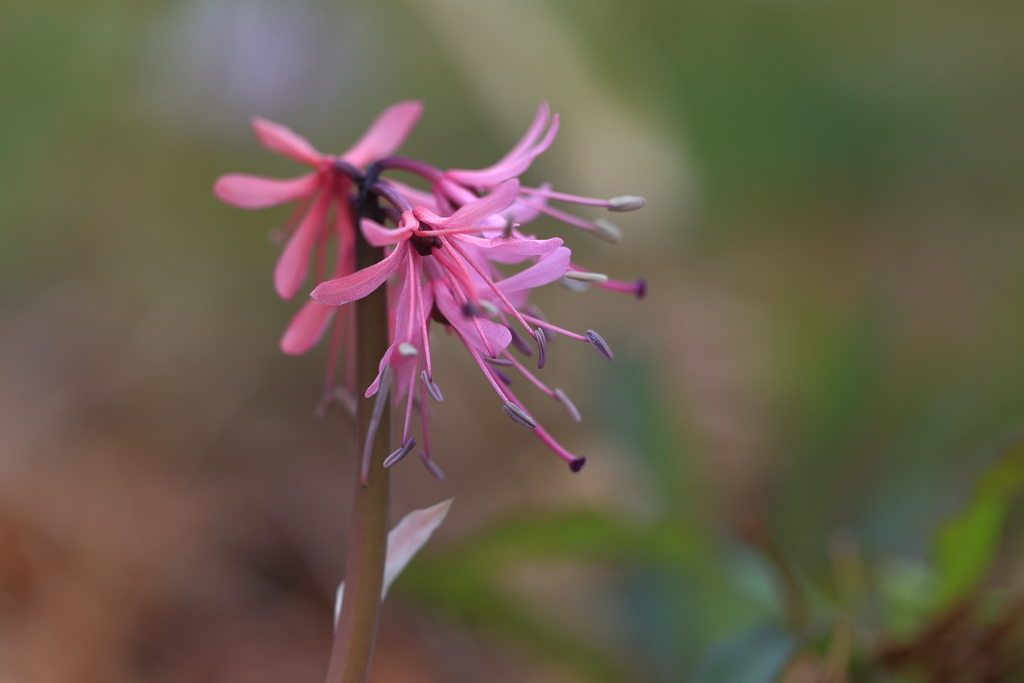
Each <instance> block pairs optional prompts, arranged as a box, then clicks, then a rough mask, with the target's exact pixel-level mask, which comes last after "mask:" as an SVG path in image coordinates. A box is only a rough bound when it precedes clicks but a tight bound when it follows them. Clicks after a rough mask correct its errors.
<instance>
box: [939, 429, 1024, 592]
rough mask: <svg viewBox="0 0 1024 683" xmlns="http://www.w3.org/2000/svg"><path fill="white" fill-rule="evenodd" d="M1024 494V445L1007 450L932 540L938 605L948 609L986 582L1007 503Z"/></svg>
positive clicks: (1004, 517)
mask: <svg viewBox="0 0 1024 683" xmlns="http://www.w3.org/2000/svg"><path fill="white" fill-rule="evenodd" d="M1022 488H1024V441H1020V442H1018V443H1016V444H1015V445H1013V446H1012V447H1010V448H1009V449H1008V450H1007V451H1006V452H1005V453H1004V454H1003V455H1002V457H1000V458H999V459H998V460H996V461H995V462H994V463H993V464H992V465H991V466H990V467H989V469H988V471H987V472H985V474H983V475H982V477H981V478H980V479H979V480H978V482H977V484H976V485H975V487H974V492H973V494H972V496H971V498H970V500H969V501H968V503H967V505H966V506H964V507H963V508H962V509H961V510H960V511H959V512H957V513H956V514H955V515H953V516H952V517H951V518H949V519H948V520H946V522H945V523H944V524H943V525H942V526H941V527H940V529H939V531H938V533H937V534H936V538H935V563H936V570H937V575H938V582H939V586H938V599H939V601H940V603H941V604H942V605H949V604H951V603H953V602H955V601H956V600H958V599H959V598H962V597H963V596H964V595H965V594H966V593H968V592H969V591H970V590H972V589H973V588H974V587H975V586H976V585H977V583H978V582H979V581H980V580H981V579H982V578H983V577H984V575H985V573H986V571H987V570H988V567H989V565H990V564H991V562H992V558H993V556H994V555H995V552H996V547H997V545H998V543H999V537H1000V534H1001V532H1002V528H1003V523H1004V522H1005V520H1006V514H1007V511H1008V509H1009V505H1010V500H1011V499H1012V498H1013V496H1015V495H1016V494H1017V493H1019V492H1020V491H1021V489H1022Z"/></svg>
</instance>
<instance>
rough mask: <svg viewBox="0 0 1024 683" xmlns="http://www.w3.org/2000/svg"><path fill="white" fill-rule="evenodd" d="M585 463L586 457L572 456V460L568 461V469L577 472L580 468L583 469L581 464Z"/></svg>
mask: <svg viewBox="0 0 1024 683" xmlns="http://www.w3.org/2000/svg"><path fill="white" fill-rule="evenodd" d="M586 464H587V459H586V458H584V457H583V456H582V455H581V456H579V457H576V458H573V460H572V462H570V463H569V469H570V470H572V471H573V472H579V471H580V470H582V469H583V466H584V465H586Z"/></svg>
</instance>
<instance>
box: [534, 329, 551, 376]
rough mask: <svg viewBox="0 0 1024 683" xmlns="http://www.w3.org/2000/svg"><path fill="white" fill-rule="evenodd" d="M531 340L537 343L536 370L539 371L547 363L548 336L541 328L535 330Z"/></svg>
mask: <svg viewBox="0 0 1024 683" xmlns="http://www.w3.org/2000/svg"><path fill="white" fill-rule="evenodd" d="M533 338H534V339H535V340H536V341H537V369H540V368H543V367H544V364H545V363H547V362H548V336H547V335H546V334H545V333H544V329H543V328H537V330H536V331H535V332H534V333H533Z"/></svg>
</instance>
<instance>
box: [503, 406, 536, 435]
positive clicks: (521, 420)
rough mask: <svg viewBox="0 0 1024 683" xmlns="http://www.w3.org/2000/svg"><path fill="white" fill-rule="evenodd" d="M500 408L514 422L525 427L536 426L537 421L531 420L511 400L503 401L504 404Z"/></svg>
mask: <svg viewBox="0 0 1024 683" xmlns="http://www.w3.org/2000/svg"><path fill="white" fill-rule="evenodd" d="M501 409H502V410H503V411H505V414H506V415H508V416H509V417H510V418H512V421H513V422H515V423H516V424H518V425H520V426H523V427H526V428H527V429H536V428H537V423H536V422H534V421H533V418H532V417H530V416H529V414H528V413H527V412H526V411H525V410H523V409H522V408H520V407H519V406H517V405H516V404H515V403H513V402H512V401H505V405H503V406H502V407H501Z"/></svg>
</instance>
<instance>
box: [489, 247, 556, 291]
mask: <svg viewBox="0 0 1024 683" xmlns="http://www.w3.org/2000/svg"><path fill="white" fill-rule="evenodd" d="M571 255H572V254H571V252H570V251H569V250H568V249H567V248H566V247H559V248H558V249H555V250H554V251H553V252H551V253H550V254H549V255H547V256H544V257H542V258H541V259H540V260H539V261H537V263H535V264H533V265H532V266H530V267H529V268H527V269H526V270H521V271H519V272H518V273H516V274H515V275H513V276H512V277H509V278H505V279H504V280H501V281H500V282H498V289H500V290H501V291H502V293H503V294H504V293H508V292H515V291H518V290H523V289H532V288H533V287H540V286H541V285H546V284H548V283H549V282H554V281H555V280H557V279H558V278H560V277H562V276H563V275H565V271H567V270H568V269H569V258H570V256H571Z"/></svg>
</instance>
